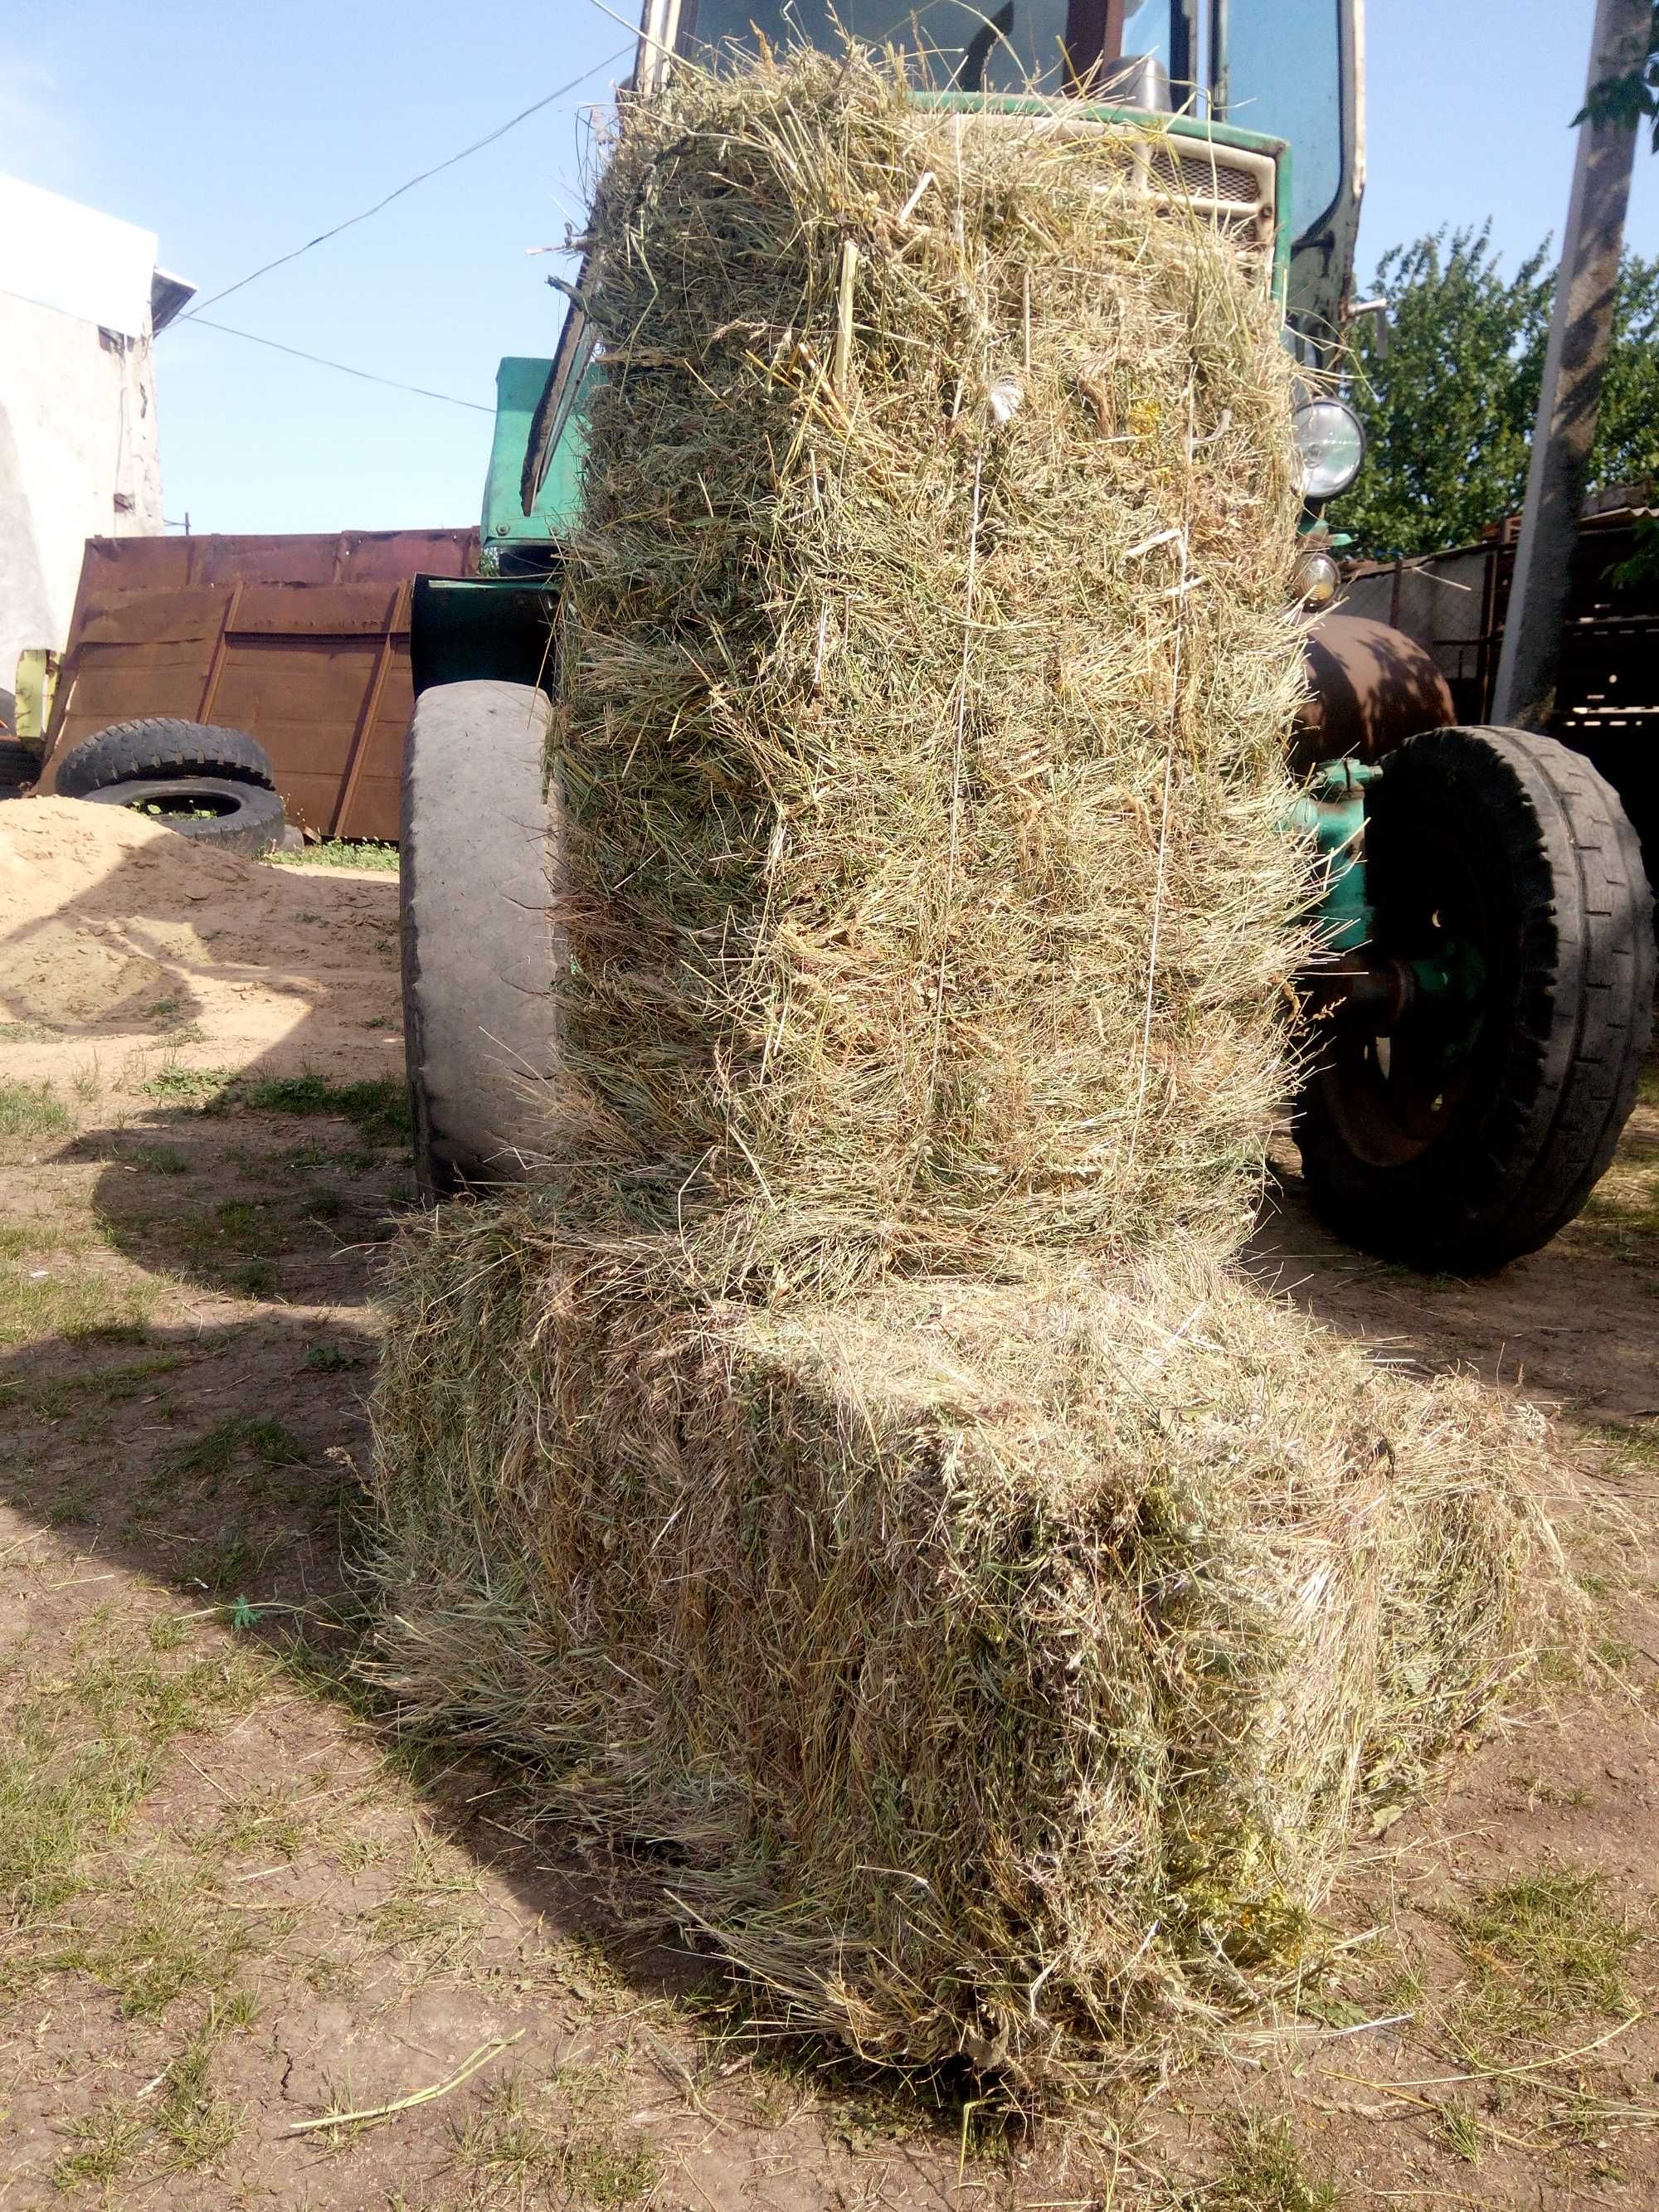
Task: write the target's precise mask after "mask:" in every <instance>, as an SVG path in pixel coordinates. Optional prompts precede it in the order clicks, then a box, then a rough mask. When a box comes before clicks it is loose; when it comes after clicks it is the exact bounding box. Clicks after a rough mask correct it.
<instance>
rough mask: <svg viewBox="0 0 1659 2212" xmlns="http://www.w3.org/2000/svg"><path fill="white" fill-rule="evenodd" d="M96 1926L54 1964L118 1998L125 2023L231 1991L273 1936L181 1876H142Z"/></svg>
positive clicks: (106, 1901) (106, 1904)
mask: <svg viewBox="0 0 1659 2212" xmlns="http://www.w3.org/2000/svg"><path fill="white" fill-rule="evenodd" d="M98 1905H99V1909H98V1911H97V1913H96V1916H95V1924H94V1925H91V1926H88V1928H86V1929H80V1930H77V1931H76V1933H75V1934H74V1935H72V1936H70V1939H69V1941H68V1942H66V1943H64V1945H63V1946H62V1948H60V1949H58V1951H57V1952H56V1953H55V1954H53V1956H52V1960H51V1961H50V1963H51V1965H52V1967H53V1968H54V1969H55V1970H56V1971H57V1972H60V1973H71V1972H74V1973H83V1974H88V1975H90V1976H91V1977H92V1978H93V1979H94V1981H96V1982H98V1983H99V1984H101V1986H102V1987H103V1988H104V1989H105V1990H107V1991H108V1992H109V1994H110V1995H111V1996H112V1997H114V1999H115V2000H116V2002H117V2004H118V2007H119V2008H120V2011H121V2014H122V2015H123V2017H124V2018H125V2019H127V2020H158V2019H160V2018H161V2015H162V2014H164V2013H165V2012H166V2011H167V2008H168V2007H169V2006H171V2005H173V2003H175V2002H177V2000H178V1999H179V1997H181V1996H185V1995H186V1994H189V1995H193V1996H217V1995H218V1994H219V1993H220V1992H222V1991H223V1990H228V1988H229V1987H230V1985H231V1984H232V1982H233V1981H234V1978H235V1977H236V1974H237V1972H238V1970H239V1969H240V1966H241V1964H242V1962H243V1960H245V1959H246V1958H247V1957H248V1956H249V1955H250V1954H252V1952H253V1951H254V1950H255V1949H256V1948H258V1945H259V1942H261V1940H262V1938H263V1936H264V1934H265V1933H266V1932H267V1928H266V1923H265V1917H264V1916H263V1915H262V1916H261V1917H260V1923H259V1924H257V1925H256V1923H255V1922H254V1920H253V1918H252V1917H251V1916H250V1915H248V1914H246V1913H243V1912H234V1911H227V1910H226V1908H225V1907H224V1906H223V1905H221V1904H220V1903H219V1901H218V1899H216V1898H214V1897H212V1896H211V1895H210V1894H208V1893H204V1891H203V1889H202V1887H201V1886H200V1884H199V1882H198V1881H197V1880H195V1879H194V1878H192V1877H191V1876H189V1875H185V1873H184V1872H183V1871H182V1870H179V1869H173V1870H169V1871H167V1872H163V1873H162V1874H161V1875H156V1874H155V1872H154V1871H153V1870H152V1869H149V1868H145V1869H142V1870H141V1872H140V1875H139V1877H138V1879H137V1881H136V1882H135V1884H134V1887H133V1889H132V1890H131V1891H130V1892H128V1893H125V1894H122V1893H116V1894H115V1895H113V1896H108V1895H106V1896H103V1897H100V1899H99V1900H98Z"/></svg>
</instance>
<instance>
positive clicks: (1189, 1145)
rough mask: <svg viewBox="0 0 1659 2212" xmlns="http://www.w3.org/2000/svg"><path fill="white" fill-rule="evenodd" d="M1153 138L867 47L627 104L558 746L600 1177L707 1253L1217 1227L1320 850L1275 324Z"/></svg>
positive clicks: (1284, 364)
mask: <svg viewBox="0 0 1659 2212" xmlns="http://www.w3.org/2000/svg"><path fill="white" fill-rule="evenodd" d="M1145 153H1146V147H1145V144H1144V143H1129V142H1127V141H1125V140H1124V139H1122V138H1121V137H1119V138H1111V137H1103V136H1100V135H1091V133H1089V132H1088V131H1077V130H1073V129H1062V128H1057V127H1056V126H1055V125H1054V124H1053V123H1051V122H1044V121H1042V119H1040V118H1038V119H1031V118H1024V119H1022V118H1010V117H1006V116H983V115H981V116H963V115H962V114H959V113H948V112H942V111H940V110H939V109H930V108H923V107H918V106H916V105H915V103H914V101H913V100H910V99H909V98H908V97H907V96H906V95H905V94H904V92H903V90H902V87H901V86H900V85H899V84H898V83H897V82H896V81H895V80H894V79H893V78H892V77H891V76H889V75H885V74H884V73H883V72H881V71H880V70H878V69H876V68H875V67H874V66H873V65H872V64H870V63H868V62H867V61H866V60H864V59H862V58H860V57H859V56H858V55H856V54H853V55H849V56H848V57H847V58H845V59H844V60H837V59H834V58H829V57H823V56H806V57H801V58H795V59H793V60H792V61H790V62H789V63H788V64H787V66H781V67H773V66H767V65H762V66H760V67H758V68H757V69H755V70H750V71H748V72H744V73H741V74H738V75H735V76H729V77H722V78H715V77H712V76H701V75H696V74H686V75H684V76H681V77H680V78H679V79H678V80H677V82H676V84H675V87H674V88H673V89H672V90H671V92H670V93H669V94H666V95H665V96H660V97H658V98H655V99H653V100H638V101H632V102H629V103H626V104H625V106H624V112H623V123H622V127H621V131H620V134H619V136H618V137H617V142H616V143H615V145H614V147H613V148H612V149H611V152H610V157H609V161H608V166H607V167H606V168H605V173H604V174H603V176H602V178H601V179H600V182H599V190H598V196H597V201H596V204H595V207H594V210H593V215H592V225H591V246H592V266H591V268H590V270H589V273H588V275H587V276H586V279H585V284H586V299H587V303H588V307H589V310H590V313H592V317H593V319H594V321H595V322H596V324H597V325H598V327H599V330H600V331H601V332H602V334H603V337H604V343H605V374H604V377H603V380H602V382H601V384H600V386H599V392H598V396H597V397H596V398H595V400H594V402H593V404H592V411H591V417H590V422H589V433H588V435H589V447H588V460H587V465H586V478H585V489H584V508H583V528H582V530H581V532H580V534H579V535H578V537H577V538H576V539H575V540H574V544H573V545H572V548H571V556H570V562H569V566H568V574H567V575H566V578H565V581H564V586H563V593H562V603H561V616H560V629H559V637H558V651H559V654H560V658H561V662H562V683H563V706H562V715H561V718H560V720H559V722H558V724H557V726H556V731H555V736H554V740H553V744H552V751H551V763H552V767H553V770H554V772H555V775H556V779H557V781H558V784H559V786H560V787H561V789H562V793H564V796H565V799H566V802H567V805H568V809H569V815H570V825H571V867H572V875H573V878H574V881H573V890H572V896H571V897H570V898H569V899H568V901H567V902H565V903H564V905H563V907H562V921H564V923H565V925H566V926H567V927H568V932H569V940H570V951H571V955H572V958H571V963H570V968H569V974H568V981H567V984H566V987H565V991H564V1004H563V1006H562V1035H563V1037H564V1040H565V1055H566V1057H565V1069H564V1073H565V1076H566V1079H567V1080H566V1084H565V1086H564V1095H563V1098H562V1119H561V1122H560V1126H559V1127H558V1128H557V1130H556V1133H555V1134H554V1136H553V1138H552V1139H551V1144H552V1149H553V1150H554V1151H555V1152H557V1153H558V1154H559V1155H560V1156H561V1157H562V1161H563V1163H564V1167H563V1176H564V1181H565V1193H566V1200H567V1204H568V1205H569V1204H573V1203H574V1204H578V1205H579V1206H580V1210H581V1212H582V1213H583V1214H584V1216H585V1217H586V1218H592V1216H593V1215H595V1214H598V1215H599V1216H600V1217H602V1218H604V1217H611V1216H614V1215H615V1213H616V1212H617V1209H618V1208H621V1209H623V1210H626V1211H627V1212H630V1213H631V1214H632V1215H633V1216H634V1217H635V1218H637V1219H641V1220H643V1221H645V1222H647V1223H650V1224H654V1225H673V1227H674V1228H675V1229H676V1231H677V1232H678V1233H682V1234H685V1235H687V1236H688V1237H690V1238H691V1240H692V1241H693V1242H694V1243H696V1244H698V1245H699V1247H700V1248H702V1254H703V1257H704V1259H705V1261H706V1263H707V1264H708V1265H709V1266H710V1267H712V1269H713V1270H714V1273H717V1274H719V1275H720V1276H721V1277H722V1278H725V1277H726V1276H728V1275H729V1273H730V1271H731V1269H732V1267H738V1268H741V1267H743V1266H745V1265H748V1264H750V1263H752V1262H753V1261H755V1260H756V1259H757V1257H759V1258H762V1259H764V1260H766V1261H769V1262H771V1263H774V1264H777V1263H779V1262H780V1261H787V1255H789V1254H790V1253H792V1252H799V1250H800V1249H802V1248H805V1251H806V1253H807V1255H808V1258H807V1261H806V1264H807V1266H808V1267H817V1266H818V1265H819V1264H821V1263H822V1262H823V1259H824V1254H825V1248H826V1247H828V1248H832V1249H831V1258H830V1261H829V1264H830V1265H832V1267H835V1268H836V1269H843V1268H845V1267H848V1266H849V1265H855V1264H856V1263H857V1261H858V1260H859V1257H860V1255H873V1256H874V1258H875V1260H876V1261H877V1262H878V1263H879V1262H881V1261H884V1260H886V1259H887V1258H889V1257H890V1256H891V1255H895V1254H898V1255H902V1256H904V1257H905V1258H907V1259H908V1262H909V1264H912V1265H916V1264H934V1265H938V1264H945V1265H949V1266H951V1267H961V1266H963V1265H967V1264H970V1263H974V1262H975V1261H977V1260H988V1261H990V1263H991V1264H993V1265H994V1266H998V1267H1006V1266H1007V1265H1009V1264H1015V1265H1024V1264H1025V1263H1026V1255H1028V1254H1029V1251H1030V1248H1032V1247H1033V1246H1038V1245H1045V1244H1054V1243H1079V1242H1081V1243H1084V1244H1085V1245H1089V1246H1092V1247H1095V1248H1099V1247H1100V1246H1102V1245H1103V1244H1106V1243H1112V1244H1115V1245H1118V1246H1123V1245H1126V1244H1132V1243H1135V1242H1138V1241H1140V1240H1142V1239H1144V1238H1145V1237H1146V1236H1147V1235H1149V1234H1152V1233H1157V1234H1159V1235H1162V1234H1167V1233H1169V1232H1170V1230H1171V1229H1174V1228H1193V1229H1201V1230H1203V1231H1206V1232H1209V1231H1216V1232H1218V1233H1219V1234H1221V1235H1222V1236H1223V1237H1227V1238H1230V1239H1231V1238H1232V1237H1234V1236H1236V1234H1237V1230H1238V1227H1239V1224H1240V1222H1241V1219H1242V1218H1243V1214H1244V1212H1245V1211H1246V1209H1247V1207H1248V1206H1249V1202H1250V1200H1251V1198H1252V1196H1253V1190H1252V1188H1250V1186H1251V1184H1252V1180H1253V1178H1254V1177H1255V1176H1256V1175H1257V1173H1258V1171H1259V1164H1260V1158H1261V1148H1262V1145H1263V1141H1264V1134H1265V1131H1266V1129H1267V1123H1268V1121H1269V1119H1270V1117H1271V1115H1272V1114H1273V1110H1274V1109H1275V1106H1276V1103H1277V1101H1278V1099H1279V1095H1280V1091H1281V1081H1282V1073H1283V1070H1282V1056H1283V1042H1282V1037H1281V1036H1280V1034H1279V1017H1280V1016H1281V1015H1282V1012H1283V1011H1284V990H1285V981H1286V978H1287V976H1288V975H1289V974H1290V973H1291V970H1292V969H1293V968H1294V966H1295V963H1296V961H1297V957H1298V951H1299V944H1298V940H1297V935H1296V933H1295V931H1294V929H1293V927H1292V917H1293V915H1295V913H1296V911H1297V906H1298V903H1299V902H1302V901H1303V900H1304V898H1305V894H1306V883H1305V876H1304V868H1303V861H1302V856H1301V854H1299V853H1298V851H1297V848H1296V846H1295V844H1294V843H1293V842H1292V841H1291V840H1290V839H1288V838H1287V837H1286V836H1285V835H1284V834H1283V832H1282V829H1281V826H1280V824H1281V820H1282V817H1283V816H1284V814H1285V810H1286V807H1287V805H1288V801H1289V795H1290V794H1289V787H1288V784H1287V781H1286V775H1285V733H1286V730H1287V726H1288V722H1289V718H1290V715H1291V708H1292V706H1293V704H1294V702H1295V699H1296V697H1297V694H1298V691H1299V688H1300V684H1301V680H1302V679H1301V673H1300V657H1299V649H1298V646H1297V638H1296V635H1295V632H1294V629H1293V627H1292V624H1291V619H1290V616H1289V613H1288V605H1289V593H1288V591H1287V587H1286V586H1287V576H1288V571H1289V568H1290V564H1291V559H1292V557H1293V553H1294V548H1295V538H1296V523H1297V513H1298V499H1297V490H1296V485H1295V471H1294V468H1293V465H1292V454H1291V440H1290V435H1289V415H1290V410H1289V405H1288V400H1287V392H1288V390H1289V386H1290V380H1291V374H1292V364H1291V361H1290V358H1289V356H1288V355H1287V354H1286V353H1285V349H1283V347H1282V346H1281V344H1280V343H1279V311H1278V307H1277V306H1276V304H1275V302H1274V301H1273V299H1272V298H1271V297H1270V295H1269V293H1268V289H1267V283H1266V276H1265V272H1264V270H1262V269H1261V266H1260V265H1259V264H1258V263H1256V262H1253V261H1250V260H1249V259H1248V258H1247V257H1246V256H1244V255H1243V254H1242V253H1241V252H1240V250H1239V248H1238V246H1237V244H1236V243H1235V242H1234V241H1233V240H1231V238H1229V237H1226V236H1224V235H1222V234H1218V232H1217V231H1216V230H1215V229H1213V228H1212V227H1210V226H1209V225H1208V224H1206V223H1205V222H1200V221H1196V220H1194V219H1191V218H1189V217H1188V216H1185V215H1184V214H1183V213H1182V212H1181V211H1179V210H1177V211H1174V212H1171V211H1168V210H1166V211H1164V212H1162V213H1160V212H1158V211H1157V210H1155V209H1154V207H1153V204H1152V201H1151V200H1150V199H1149V198H1148V197H1146V192H1145V191H1144V188H1143V187H1144V182H1145V177H1146V170H1145V167H1144V160H1143V158H1142V157H1144V155H1145ZM710 1255H714V1256H712V1257H710Z"/></svg>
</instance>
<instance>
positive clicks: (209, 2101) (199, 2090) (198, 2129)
mask: <svg viewBox="0 0 1659 2212" xmlns="http://www.w3.org/2000/svg"><path fill="white" fill-rule="evenodd" d="M213 2042H214V2038H213V2033H212V2030H211V2028H209V2029H208V2030H207V2031H205V2032H204V2033H202V2034H201V2035H198V2036H197V2038H196V2039H195V2040H194V2041H193V2042H191V2043H190V2044H188V2045H185V2049H184V2050H183V2051H180V2052H179V2056H178V2057H177V2058H175V2059H174V2060H173V2063H172V2065H171V2066H169V2067H168V2069H167V2078H166V2080H165V2081H163V2083H162V2085H161V2095H160V2098H159V2099H158V2100H157V2103H156V2108H155V2130H156V2133H157V2134H158V2135H160V2136H162V2137H163V2138H164V2139H165V2141H166V2142H167V2143H168V2145H169V2146H170V2147H171V2152H172V2155H171V2156H170V2158H169V2159H168V2161H167V2163H168V2165H169V2166H171V2167H172V2169H173V2172H188V2171H189V2170H190V2169H191V2168H192V2167H194V2166H206V2165H208V2164H210V2162H211V2160H214V2159H216V2158H218V2157H221V2156H222V2154H223V2153H224V2152H226V2151H228V2149H229V2148H230V2146H231V2145H232V2143H233V2142H234V2141H235V2140H236V2130H237V2124H238V2121H239V2119H240V2114H239V2113H237V2112H235V2111H234V2110H233V2108H232V2107H231V2106H228V2105H226V2104H222V2103H221V2101H220V2100H219V2099H218V2098H216V2096H215V2095H214V2094H213V2090H212V2085H211V2082H210V2078H209V2069H210V2066H211V2064H212V2059H213Z"/></svg>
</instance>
